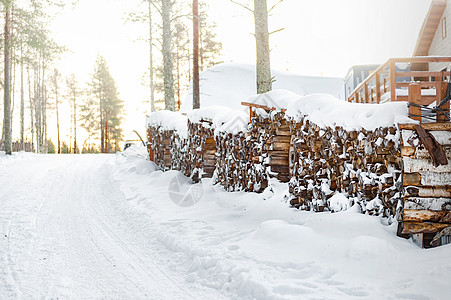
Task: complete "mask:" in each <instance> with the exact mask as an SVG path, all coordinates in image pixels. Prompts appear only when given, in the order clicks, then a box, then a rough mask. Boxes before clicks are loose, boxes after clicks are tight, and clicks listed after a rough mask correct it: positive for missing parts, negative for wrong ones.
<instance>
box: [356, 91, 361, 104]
mask: <svg viewBox="0 0 451 300" xmlns="http://www.w3.org/2000/svg"><path fill="white" fill-rule="evenodd" d="M355 103H360V97H359V92H357V93H355Z"/></svg>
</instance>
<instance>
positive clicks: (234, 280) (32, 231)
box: [0, 147, 451, 299]
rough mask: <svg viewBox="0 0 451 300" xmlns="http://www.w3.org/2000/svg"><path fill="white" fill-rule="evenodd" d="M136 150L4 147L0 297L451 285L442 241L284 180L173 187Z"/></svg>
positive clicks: (336, 293)
mask: <svg viewBox="0 0 451 300" xmlns="http://www.w3.org/2000/svg"><path fill="white" fill-rule="evenodd" d="M144 154H145V153H143V152H142V151H141V150H138V149H137V148H136V147H134V148H132V149H129V150H127V151H126V153H125V155H122V154H116V155H59V156H55V155H46V156H44V155H32V154H24V153H19V154H15V155H14V156H13V157H6V156H4V155H1V154H0V233H1V236H0V298H2V299H3V298H17V297H19V298H121V299H124V298H127V299H130V298H133V299H135V298H149V299H185V298H196V299H212V298H218V299H221V298H244V299H447V298H449V296H450V295H451V285H450V282H451V260H450V259H449V258H450V257H451V245H446V246H442V247H438V248H434V249H428V250H424V249H419V248H418V247H417V246H416V245H414V244H413V243H412V242H411V241H409V240H404V239H401V238H398V237H396V234H395V232H396V224H392V225H391V226H385V225H383V220H381V219H379V218H378V217H370V216H366V215H362V214H359V213H357V212H356V211H355V209H349V210H347V211H344V212H340V213H333V214H331V213H312V212H303V211H298V210H295V209H292V208H290V206H289V204H288V203H286V202H285V199H284V194H285V193H286V192H287V191H286V188H287V187H286V185H284V184H278V183H274V185H273V189H274V190H273V191H269V190H267V191H265V192H264V193H262V194H254V193H244V192H243V193H241V192H239V193H228V192H224V191H223V190H222V189H221V188H220V187H217V186H212V185H211V181H210V180H204V181H203V182H202V183H200V184H198V185H194V186H189V187H190V190H189V191H192V192H193V193H192V194H191V193H189V192H188V195H192V196H193V198H189V197H188V198H183V199H181V198H179V197H178V195H179V194H183V192H184V190H183V188H186V187H188V186H185V185H182V188H181V191H180V193H178V191H177V187H178V185H177V184H175V183H177V182H179V181H180V180H182V179H183V178H182V177H181V174H180V173H179V172H176V171H168V172H165V173H163V172H161V171H158V170H156V167H155V165H154V164H153V163H151V162H148V161H145V160H144V159H143V155H144ZM180 200H187V201H180ZM189 200H192V201H189Z"/></svg>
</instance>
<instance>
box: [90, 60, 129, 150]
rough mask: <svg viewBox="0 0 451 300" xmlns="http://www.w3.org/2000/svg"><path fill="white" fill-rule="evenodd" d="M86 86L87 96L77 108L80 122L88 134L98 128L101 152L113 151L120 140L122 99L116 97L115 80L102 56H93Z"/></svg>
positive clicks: (92, 133) (117, 146)
mask: <svg viewBox="0 0 451 300" xmlns="http://www.w3.org/2000/svg"><path fill="white" fill-rule="evenodd" d="M90 88H91V91H90V92H91V93H90V96H89V97H88V99H87V101H86V102H85V103H84V104H83V105H82V109H81V118H82V120H83V125H82V126H83V127H84V128H85V129H86V130H87V131H88V133H89V134H90V136H95V135H96V131H97V133H98V132H99V131H100V149H101V152H102V153H108V152H110V151H117V150H119V142H120V141H122V128H121V122H122V117H121V114H122V109H123V101H122V100H120V99H119V95H118V92H117V88H116V83H115V81H114V79H113V77H112V76H111V74H110V71H109V69H108V66H107V63H106V61H105V59H104V58H103V57H98V58H97V62H96V66H95V70H94V73H93V74H92V76H91V82H90Z"/></svg>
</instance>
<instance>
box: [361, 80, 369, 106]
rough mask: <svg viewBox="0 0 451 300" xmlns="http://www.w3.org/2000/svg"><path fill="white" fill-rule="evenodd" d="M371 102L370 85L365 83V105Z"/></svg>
mask: <svg viewBox="0 0 451 300" xmlns="http://www.w3.org/2000/svg"><path fill="white" fill-rule="evenodd" d="M369 101H370V99H369V97H368V84H367V83H365V99H364V100H363V103H368V102H369Z"/></svg>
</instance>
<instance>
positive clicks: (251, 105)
mask: <svg viewBox="0 0 451 300" xmlns="http://www.w3.org/2000/svg"><path fill="white" fill-rule="evenodd" d="M241 105H243V106H249V107H251V108H252V107H256V108H263V109H264V110H276V108H275V107H268V106H266V105H260V104H255V103H249V102H241Z"/></svg>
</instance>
